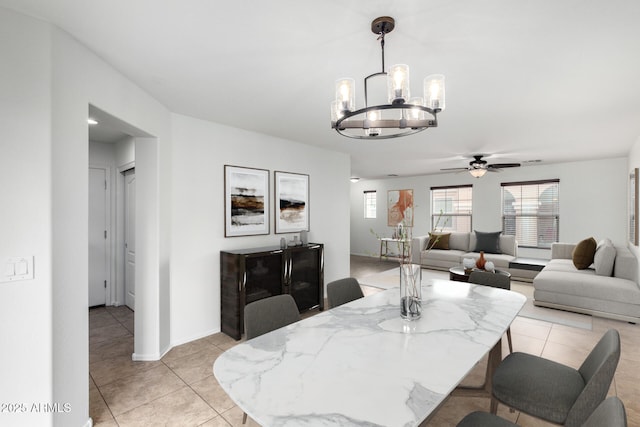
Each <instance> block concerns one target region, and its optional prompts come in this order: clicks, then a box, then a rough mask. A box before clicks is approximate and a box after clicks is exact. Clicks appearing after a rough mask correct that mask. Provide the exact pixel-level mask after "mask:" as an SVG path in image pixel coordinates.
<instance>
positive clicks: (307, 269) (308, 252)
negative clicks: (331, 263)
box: [285, 245, 324, 311]
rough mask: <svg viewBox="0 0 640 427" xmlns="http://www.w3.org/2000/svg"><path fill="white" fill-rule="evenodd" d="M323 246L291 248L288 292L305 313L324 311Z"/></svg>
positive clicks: (287, 282)
mask: <svg viewBox="0 0 640 427" xmlns="http://www.w3.org/2000/svg"><path fill="white" fill-rule="evenodd" d="M322 249H323V248H322V245H309V246H306V247H294V248H291V249H290V250H289V251H288V253H289V257H288V262H289V266H288V267H289V269H288V278H287V281H286V288H285V289H286V290H287V292H288V293H290V294H291V296H292V297H293V299H294V300H295V301H296V304H297V305H298V310H300V311H304V310H309V309H311V308H314V307H319V308H320V310H323V309H324V284H323V282H324V280H323V277H322V271H323V268H322V263H323V251H322Z"/></svg>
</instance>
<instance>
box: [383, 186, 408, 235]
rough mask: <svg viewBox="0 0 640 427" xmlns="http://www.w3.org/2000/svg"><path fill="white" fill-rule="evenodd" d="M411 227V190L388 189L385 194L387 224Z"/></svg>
mask: <svg viewBox="0 0 640 427" xmlns="http://www.w3.org/2000/svg"><path fill="white" fill-rule="evenodd" d="M398 224H402V225H404V226H407V227H413V190H389V192H388V194H387V225H388V226H389V227H395V226H396V225H398Z"/></svg>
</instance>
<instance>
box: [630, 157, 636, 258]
mask: <svg viewBox="0 0 640 427" xmlns="http://www.w3.org/2000/svg"><path fill="white" fill-rule="evenodd" d="M629 241H630V242H631V243H632V244H634V245H635V246H638V168H635V169H634V170H633V171H632V172H631V174H629Z"/></svg>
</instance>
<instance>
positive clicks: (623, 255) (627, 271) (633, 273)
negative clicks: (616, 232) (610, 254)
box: [613, 246, 638, 282]
mask: <svg viewBox="0 0 640 427" xmlns="http://www.w3.org/2000/svg"><path fill="white" fill-rule="evenodd" d="M615 248H616V260H615V261H614V263H613V276H614V277H619V278H621V279H628V280H633V281H634V282H635V281H637V280H638V276H637V275H638V258H636V256H635V255H634V254H632V253H631V251H630V250H629V249H628V248H627V247H624V246H616V247H615Z"/></svg>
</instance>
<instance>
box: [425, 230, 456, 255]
mask: <svg viewBox="0 0 640 427" xmlns="http://www.w3.org/2000/svg"><path fill="white" fill-rule="evenodd" d="M450 236H451V233H442V234H438V233H429V243H428V244H427V249H445V250H447V251H448V250H449V237H450Z"/></svg>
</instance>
